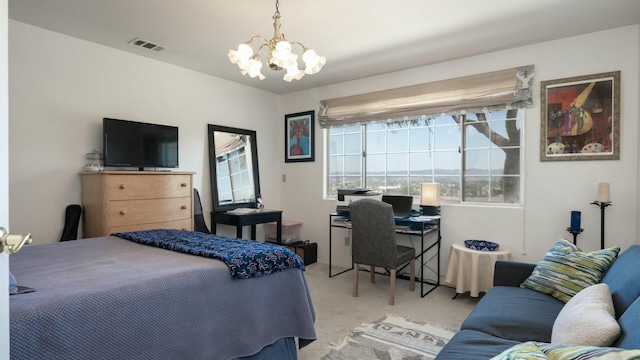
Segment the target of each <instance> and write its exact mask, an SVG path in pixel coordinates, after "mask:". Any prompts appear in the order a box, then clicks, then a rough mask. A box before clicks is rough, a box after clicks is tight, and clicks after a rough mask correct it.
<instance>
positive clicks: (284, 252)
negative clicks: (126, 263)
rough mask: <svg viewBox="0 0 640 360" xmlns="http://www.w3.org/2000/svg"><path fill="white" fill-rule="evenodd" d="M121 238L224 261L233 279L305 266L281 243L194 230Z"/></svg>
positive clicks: (132, 234) (139, 233) (131, 234)
mask: <svg viewBox="0 0 640 360" xmlns="http://www.w3.org/2000/svg"><path fill="white" fill-rule="evenodd" d="M113 236H117V237H120V238H123V239H127V240H131V241H134V242H137V243H140V244H145V245H151V246H155V247H158V248H161V249H167V250H173V251H178V252H183V253H187V254H191V255H198V256H204V257H208V258H213V259H218V260H221V261H223V262H224V263H225V264H227V266H228V267H229V270H230V271H231V275H232V276H233V277H234V278H236V279H248V278H251V277H260V276H265V275H270V274H273V273H276V272H278V271H283V270H286V269H288V268H292V267H298V268H300V269H302V270H304V262H303V261H302V259H300V257H299V256H298V255H296V254H295V253H294V252H293V251H291V250H289V249H287V248H286V247H284V246H278V245H275V244H270V243H263V242H258V241H251V240H243V239H235V238H228V237H225V236H217V235H212V234H205V233H201V232H194V231H183V230H170V229H156V230H144V231H133V232H126V233H115V234H113Z"/></svg>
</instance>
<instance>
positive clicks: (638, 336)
mask: <svg viewBox="0 0 640 360" xmlns="http://www.w3.org/2000/svg"><path fill="white" fill-rule="evenodd" d="M618 324H619V325H620V337H618V340H616V342H614V343H613V346H616V347H621V348H623V349H640V330H639V329H640V299H638V300H636V301H634V302H633V304H631V306H629V308H628V309H627V311H625V312H624V314H622V316H620V318H619V319H618Z"/></svg>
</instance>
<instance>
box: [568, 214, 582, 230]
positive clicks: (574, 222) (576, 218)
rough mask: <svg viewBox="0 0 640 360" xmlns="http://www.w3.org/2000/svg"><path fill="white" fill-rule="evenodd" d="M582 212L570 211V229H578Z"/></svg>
mask: <svg viewBox="0 0 640 360" xmlns="http://www.w3.org/2000/svg"><path fill="white" fill-rule="evenodd" d="M581 215H582V213H581V212H580V211H576V210H573V211H571V229H572V230H579V229H580V218H581Z"/></svg>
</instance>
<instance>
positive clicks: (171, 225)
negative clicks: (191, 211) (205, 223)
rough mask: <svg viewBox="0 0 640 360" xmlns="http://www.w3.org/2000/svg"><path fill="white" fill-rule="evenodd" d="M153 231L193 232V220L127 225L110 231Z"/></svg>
mask: <svg viewBox="0 0 640 360" xmlns="http://www.w3.org/2000/svg"><path fill="white" fill-rule="evenodd" d="M152 229H178V230H189V231H191V230H193V225H192V224H191V219H185V220H175V221H164V222H159V223H149V224H137V225H125V226H112V227H111V228H110V229H109V234H113V233H117V232H129V231H140V230H152Z"/></svg>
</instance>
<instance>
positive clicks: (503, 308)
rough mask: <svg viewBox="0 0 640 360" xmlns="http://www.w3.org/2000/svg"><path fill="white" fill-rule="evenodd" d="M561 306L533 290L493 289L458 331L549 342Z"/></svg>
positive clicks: (510, 287)
mask: <svg viewBox="0 0 640 360" xmlns="http://www.w3.org/2000/svg"><path fill="white" fill-rule="evenodd" d="M563 306H564V303H563V302H562V301H560V300H557V299H555V298H553V297H551V296H549V295H545V294H543V293H540V292H537V291H534V290H530V289H523V288H519V287H512V286H496V287H494V288H492V289H491V290H489V291H488V292H487V293H486V294H485V295H484V297H483V298H482V299H480V301H479V302H478V305H476V307H475V309H474V310H473V311H472V312H471V314H470V315H469V316H468V317H467V319H466V320H465V321H464V322H463V323H462V326H461V328H462V329H468V330H477V331H483V332H486V333H488V334H490V335H493V336H499V337H502V338H505V339H511V340H516V341H518V342H523V341H529V340H534V341H542V342H550V341H551V330H552V328H553V323H554V321H555V319H556V317H557V316H558V313H560V310H562V307H563ZM495 354H497V353H495ZM495 354H494V355H495Z"/></svg>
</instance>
